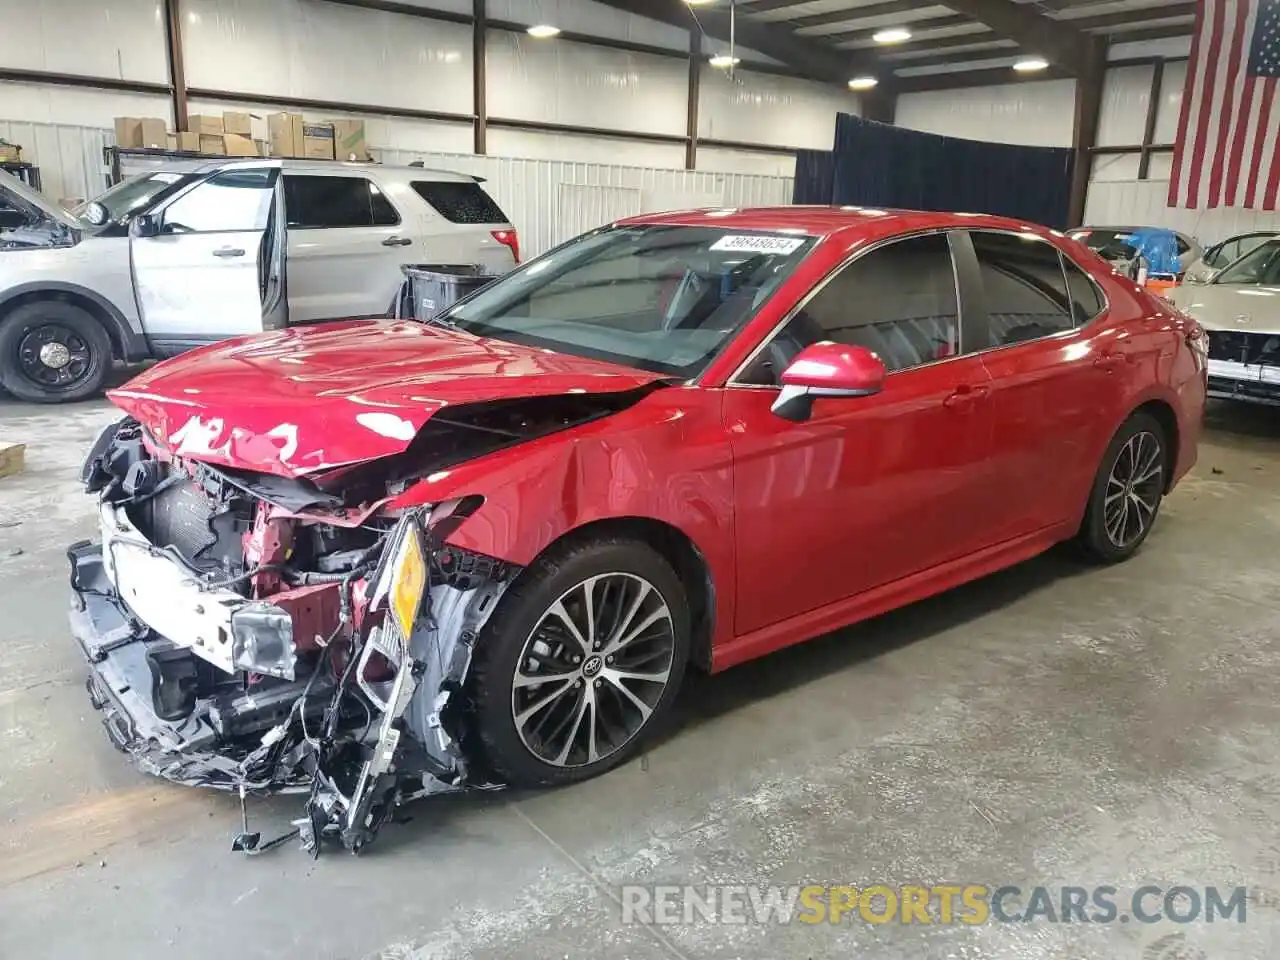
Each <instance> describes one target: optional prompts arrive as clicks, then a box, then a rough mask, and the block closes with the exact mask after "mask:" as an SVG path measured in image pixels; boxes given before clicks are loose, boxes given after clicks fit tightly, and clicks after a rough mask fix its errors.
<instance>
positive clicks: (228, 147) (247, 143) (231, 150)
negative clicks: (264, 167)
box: [222, 133, 258, 157]
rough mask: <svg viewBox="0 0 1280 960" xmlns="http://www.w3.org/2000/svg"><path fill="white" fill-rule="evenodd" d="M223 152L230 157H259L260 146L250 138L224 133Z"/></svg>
mask: <svg viewBox="0 0 1280 960" xmlns="http://www.w3.org/2000/svg"><path fill="white" fill-rule="evenodd" d="M222 152H223V153H225V154H226V155H227V156H228V157H256V156H258V145H257V144H256V143H254V142H253V141H252V140H250V139H249V138H248V137H242V136H240V135H239V134H237V133H224V134H223V135H222Z"/></svg>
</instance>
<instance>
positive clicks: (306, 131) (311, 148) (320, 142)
mask: <svg viewBox="0 0 1280 960" xmlns="http://www.w3.org/2000/svg"><path fill="white" fill-rule="evenodd" d="M302 155H303V156H304V157H306V158H307V159H308V160H332V159H333V124H332V123H307V124H303V126H302Z"/></svg>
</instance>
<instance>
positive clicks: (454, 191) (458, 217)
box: [410, 180, 510, 224]
mask: <svg viewBox="0 0 1280 960" xmlns="http://www.w3.org/2000/svg"><path fill="white" fill-rule="evenodd" d="M410 186H412V187H413V192H414V193H416V194H417V195H418V196H420V197H421V198H422V199H423V200H425V201H426V202H427V203H428V204H430V205H431V208H432V209H433V210H435V212H436V213H438V214H440V216H442V217H444V218H445V219H446V220H448V221H449V222H450V223H501V224H505V223H509V222H510V221H508V220H507V215H506V214H505V213H503V212H502V208H501V207H499V206H498V205H497V204H496V203H495V202H494V200H493V197H491V196H489V195H488V194H487V193H485V192H484V188H483V187H481V186H480V184H478V183H471V182H463V183H450V182H444V181H433V180H415V181H413V183H411V184H410Z"/></svg>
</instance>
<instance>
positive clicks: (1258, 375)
mask: <svg viewBox="0 0 1280 960" xmlns="http://www.w3.org/2000/svg"><path fill="white" fill-rule="evenodd" d="M1169 299H1170V300H1172V301H1173V303H1174V305H1175V306H1176V307H1178V309H1180V310H1181V311H1182V312H1183V313H1186V314H1188V315H1189V316H1192V317H1194V318H1195V319H1196V320H1198V321H1199V322H1200V325H1201V326H1203V327H1204V328H1205V330H1206V331H1207V332H1208V334H1209V396H1211V397H1223V398H1228V399H1232V400H1246V401H1250V402H1253V403H1265V404H1271V405H1280V238H1277V237H1273V238H1271V239H1270V240H1265V241H1264V242H1263V243H1261V244H1260V245H1258V246H1256V247H1254V248H1253V250H1251V251H1250V252H1249V253H1246V254H1245V255H1244V256H1243V257H1241V258H1240V259H1238V260H1236V261H1235V262H1234V263H1232V264H1230V265H1229V266H1227V267H1226V268H1225V269H1224V270H1222V271H1221V272H1219V273H1218V274H1217V275H1216V276H1215V277H1214V278H1213V279H1212V280H1210V281H1209V282H1208V283H1196V284H1183V285H1181V286H1179V287H1176V288H1175V289H1174V290H1173V291H1172V293H1171V294H1170V295H1169Z"/></svg>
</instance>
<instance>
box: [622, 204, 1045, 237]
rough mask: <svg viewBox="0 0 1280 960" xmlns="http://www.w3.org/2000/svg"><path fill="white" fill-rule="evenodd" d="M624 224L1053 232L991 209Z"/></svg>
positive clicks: (851, 209) (685, 213)
mask: <svg viewBox="0 0 1280 960" xmlns="http://www.w3.org/2000/svg"><path fill="white" fill-rule="evenodd" d="M618 223H619V224H625V225H662V224H667V225H671V226H716V227H730V228H737V229H743V230H776V231H788V232H800V233H804V234H809V235H812V236H819V237H826V236H831V235H832V234H836V233H844V232H847V231H849V230H851V229H856V228H859V227H862V228H865V229H866V230H867V231H868V232H870V231H872V230H874V231H875V232H877V233H880V232H882V231H883V230H884V228H885V227H886V226H890V225H892V228H893V229H896V230H900V231H906V230H927V229H931V228H933V229H944V228H947V227H952V228H974V227H987V228H989V229H997V230H1017V231H1023V232H1026V231H1030V232H1032V233H1037V234H1046V233H1054V234H1056V235H1058V236H1062V234H1061V233H1060V232H1058V231H1055V230H1051V229H1050V228H1048V227H1044V226H1040V225H1038V224H1033V223H1030V222H1028V221H1025V220H1015V219H1013V218H1011V217H998V216H995V215H994V214H987V213H939V212H936V211H927V210H897V209H890V210H885V209H881V208H879V207H855V206H843V207H834V206H831V207H818V206H787V207H743V208H737V207H732V208H714V207H711V208H703V209H698V210H677V211H672V212H669V213H654V214H643V215H641V216H638V217H628V218H626V219H625V220H620V221H618Z"/></svg>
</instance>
